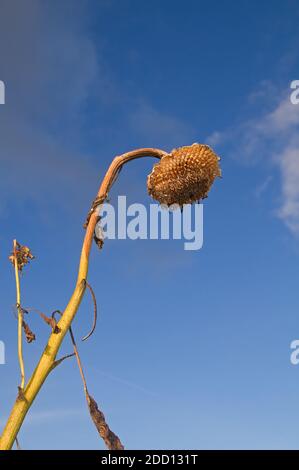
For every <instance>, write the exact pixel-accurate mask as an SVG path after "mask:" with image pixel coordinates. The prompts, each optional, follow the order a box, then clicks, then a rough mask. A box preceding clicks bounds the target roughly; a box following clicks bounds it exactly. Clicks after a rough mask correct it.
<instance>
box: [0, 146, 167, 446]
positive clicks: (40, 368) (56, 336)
mask: <svg viewBox="0 0 299 470" xmlns="http://www.w3.org/2000/svg"><path fill="white" fill-rule="evenodd" d="M165 155H167V153H166V152H164V151H163V150H159V149H154V148H143V149H137V150H133V151H131V152H128V153H125V154H123V155H121V156H118V157H115V158H114V160H113V161H112V163H111V165H110V167H109V169H108V171H107V173H106V175H105V177H104V179H103V181H102V184H101V186H100V189H99V191H98V194H97V197H98V198H99V199H100V198H102V199H103V200H105V198H106V197H107V196H108V193H109V190H110V189H111V186H112V185H113V183H114V181H115V179H116V177H117V174H118V172H119V170H120V169H121V167H122V166H123V165H124V164H125V163H127V162H129V161H130V160H134V159H136V158H140V157H145V156H151V157H155V158H162V157H163V156H165ZM99 210H100V207H99ZM97 220H98V216H97V213H96V211H93V212H92V213H91V215H90V218H89V221H88V225H87V228H86V233H85V238H84V241H83V246H82V251H81V257H80V264H79V270H78V278H77V283H76V286H75V289H74V292H73V294H72V296H71V298H70V300H69V303H68V305H67V306H66V308H65V310H64V312H63V315H62V317H61V319H60V320H59V322H58V325H57V326H58V327H59V333H54V332H52V334H51V335H50V337H49V340H48V343H47V345H46V347H45V349H44V352H43V354H42V356H41V358H40V360H39V362H38V364H37V366H36V368H35V371H34V372H33V374H32V376H31V378H30V380H29V381H28V383H27V385H26V387H25V388H24V391H23V393H22V394H21V395H19V396H18V397H17V399H16V401H15V404H14V406H13V408H12V411H11V414H10V416H9V418H8V421H7V423H6V426H5V428H4V430H3V433H2V436H1V438H0V450H9V449H11V447H12V445H13V443H14V441H15V438H16V436H17V434H18V431H19V429H20V427H21V425H22V423H23V421H24V419H25V416H26V414H27V412H28V410H29V409H30V407H31V405H32V403H33V401H34V399H35V397H36V395H37V394H38V392H39V390H40V389H41V387H42V385H43V383H44V381H45V380H46V378H47V376H48V375H49V373H50V372H51V370H52V369H53V364H54V362H55V359H56V355H57V352H58V350H59V348H60V346H61V343H62V341H63V338H64V337H65V335H66V333H67V331H68V330H69V328H70V326H71V323H72V321H73V319H74V317H75V315H76V312H77V310H78V308H79V305H80V303H81V300H82V298H83V295H84V292H85V288H86V280H87V274H88V265H89V254H90V249H91V245H92V241H93V235H94V230H95V226H96V223H97Z"/></svg>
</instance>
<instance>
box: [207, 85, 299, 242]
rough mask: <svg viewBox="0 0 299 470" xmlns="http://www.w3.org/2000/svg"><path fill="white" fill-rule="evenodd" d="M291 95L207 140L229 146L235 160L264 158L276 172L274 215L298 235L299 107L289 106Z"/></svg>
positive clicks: (254, 160)
mask: <svg viewBox="0 0 299 470" xmlns="http://www.w3.org/2000/svg"><path fill="white" fill-rule="evenodd" d="M290 93H291V90H290V92H289V93H288V94H287V95H285V96H284V97H283V98H281V99H280V101H278V102H277V103H276V105H275V106H274V107H272V109H271V110H270V111H268V112H266V113H264V114H263V115H262V116H259V117H257V118H254V119H251V120H247V121H244V122H241V123H240V124H238V126H236V127H235V128H234V129H228V130H226V131H225V132H214V133H213V134H212V135H211V136H210V137H209V138H208V141H209V143H210V144H211V145H216V146H217V145H221V144H227V145H229V147H230V150H231V152H230V153H231V155H232V156H233V157H234V158H236V159H237V160H243V161H244V160H245V161H247V162H251V163H255V164H258V163H259V162H260V161H261V159H263V160H265V159H267V160H268V162H269V163H271V164H272V165H274V166H275V167H276V168H277V169H278V170H279V172H280V177H281V188H280V195H281V204H280V206H279V207H278V208H277V210H276V214H277V216H278V217H279V218H280V219H281V220H283V222H284V223H285V224H286V226H287V227H288V228H289V229H290V230H291V232H292V233H293V234H296V235H299V137H298V136H299V105H293V104H292V103H291V101H290ZM269 182H270V181H269V180H267V186H268V184H269ZM262 189H263V190H264V188H262Z"/></svg>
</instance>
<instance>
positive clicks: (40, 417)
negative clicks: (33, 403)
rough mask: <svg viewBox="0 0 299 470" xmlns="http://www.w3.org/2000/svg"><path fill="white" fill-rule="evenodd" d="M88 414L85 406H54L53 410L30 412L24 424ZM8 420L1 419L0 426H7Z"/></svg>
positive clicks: (56, 420)
mask: <svg viewBox="0 0 299 470" xmlns="http://www.w3.org/2000/svg"><path fill="white" fill-rule="evenodd" d="M85 415H86V410H85V409H84V406H83V407H82V409H80V408H79V409H78V408H69V409H65V408H63V409H57V408H53V409H52V410H47V411H35V412H34V411H33V412H30V413H29V414H28V416H27V418H26V421H25V423H24V425H32V424H44V423H49V422H51V421H55V422H59V421H65V420H67V419H73V418H78V417H79V418H80V417H82V416H85ZM5 424H6V420H5V419H1V420H0V427H3V426H5Z"/></svg>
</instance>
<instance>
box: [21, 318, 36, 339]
mask: <svg viewBox="0 0 299 470" xmlns="http://www.w3.org/2000/svg"><path fill="white" fill-rule="evenodd" d="M22 326H23V330H24V333H25V336H26V340H27V343H32V341H35V334H34V333H33V332H32V331H31V330H30V328H29V325H28V324H27V323H26V322H25V321H24V320H23V322H22Z"/></svg>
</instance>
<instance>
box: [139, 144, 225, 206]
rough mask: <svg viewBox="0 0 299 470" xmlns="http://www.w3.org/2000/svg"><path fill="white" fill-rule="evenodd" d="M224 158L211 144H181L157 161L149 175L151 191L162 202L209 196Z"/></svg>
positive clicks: (192, 199) (183, 202)
mask: <svg viewBox="0 0 299 470" xmlns="http://www.w3.org/2000/svg"><path fill="white" fill-rule="evenodd" d="M219 160H220V158H219V157H218V156H217V155H216V154H215V153H214V152H213V150H212V149H211V148H210V147H209V146H208V145H202V144H193V145H190V146H185V147H180V148H178V149H174V150H172V152H171V153H170V154H168V155H166V156H165V157H163V158H162V159H161V160H160V162H159V163H157V164H156V165H154V168H153V171H152V172H151V174H150V175H149V176H148V179H147V188H148V192H149V194H150V195H151V196H152V197H153V198H154V199H156V200H157V201H158V202H160V204H167V205H171V204H179V205H180V206H182V205H183V204H189V203H192V202H195V201H200V200H201V199H204V198H206V197H207V195H208V192H209V190H210V188H211V186H212V184H213V182H214V180H215V178H216V177H217V176H219V177H220V176H221V170H220V167H219Z"/></svg>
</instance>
